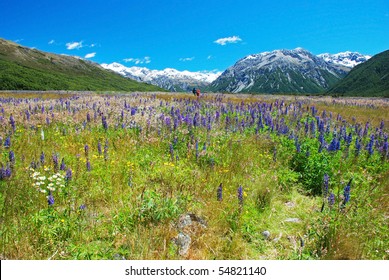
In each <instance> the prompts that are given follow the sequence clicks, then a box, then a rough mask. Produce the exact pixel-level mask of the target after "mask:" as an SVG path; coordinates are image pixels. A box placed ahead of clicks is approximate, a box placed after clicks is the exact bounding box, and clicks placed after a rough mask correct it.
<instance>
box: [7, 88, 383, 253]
mask: <svg viewBox="0 0 389 280" xmlns="http://www.w3.org/2000/svg"><path fill="white" fill-rule="evenodd" d="M388 121H389V100H387V99H372V98H370V99H368V98H331V97H295V96H266V95H260V96H252V95H222V94H209V95H207V94H206V95H203V96H201V97H200V98H196V97H194V96H192V95H190V94H172V93H131V94H66V95H64V94H56V93H51V94H34V93H28V94H27V93H19V94H17V93H15V94H10V93H0V151H1V158H0V213H1V216H0V220H1V224H0V258H1V259H35V260H40V259H56V260H63V259H67V260H69V259H70V260H73V259H77V260H80V259H81V260H84V259H108V260H109V259H159V260H168V259H201V260H212V259H221V260H228V259H272V260H280V259H295V260H299V259H313V260H317V259H373V260H382V259H384V260H385V259H388V258H389V228H388V224H389V213H388V209H389V197H388V194H389V160H388V159H389V155H388V149H389V148H388V132H389V129H388V125H389V124H388Z"/></svg>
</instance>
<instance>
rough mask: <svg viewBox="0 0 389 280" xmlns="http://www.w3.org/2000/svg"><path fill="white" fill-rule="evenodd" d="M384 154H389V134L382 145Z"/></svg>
mask: <svg viewBox="0 0 389 280" xmlns="http://www.w3.org/2000/svg"><path fill="white" fill-rule="evenodd" d="M382 154H383V156H384V157H386V156H387V155H388V135H385V137H384V144H383V145H382Z"/></svg>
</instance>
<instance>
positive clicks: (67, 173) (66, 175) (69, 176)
mask: <svg viewBox="0 0 389 280" xmlns="http://www.w3.org/2000/svg"><path fill="white" fill-rule="evenodd" d="M72 177H73V172H72V170H71V169H70V168H68V170H66V174H65V180H66V181H67V182H69V181H70V180H72Z"/></svg>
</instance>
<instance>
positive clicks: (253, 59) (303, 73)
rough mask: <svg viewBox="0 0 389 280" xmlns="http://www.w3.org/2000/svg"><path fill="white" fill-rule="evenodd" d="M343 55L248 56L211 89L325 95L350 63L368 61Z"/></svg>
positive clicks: (297, 52) (299, 52) (280, 53)
mask: <svg viewBox="0 0 389 280" xmlns="http://www.w3.org/2000/svg"><path fill="white" fill-rule="evenodd" d="M346 54H347V53H343V55H341V54H336V55H329V54H325V55H319V56H316V55H313V54H312V53H310V52H309V51H307V50H304V49H302V48H296V49H294V50H275V51H271V52H263V53H259V54H253V55H249V56H246V57H244V58H242V59H240V60H238V61H237V62H236V63H235V64H234V65H233V66H231V67H229V68H228V69H227V70H225V71H224V72H223V73H222V74H221V75H220V76H219V77H218V78H217V79H216V80H215V81H214V82H212V83H211V85H210V89H211V90H212V91H227V92H234V93H238V92H254V93H320V92H324V91H326V90H328V89H329V88H331V87H332V86H334V85H335V84H336V83H337V82H338V81H339V80H340V79H342V78H343V77H344V76H346V74H347V73H348V72H349V71H350V70H351V67H352V65H353V64H359V63H361V62H362V61H365V60H367V59H368V57H366V56H363V55H361V54H359V53H352V55H351V53H350V55H346ZM351 62H352V63H351Z"/></svg>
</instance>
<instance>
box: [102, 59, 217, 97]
mask: <svg viewBox="0 0 389 280" xmlns="http://www.w3.org/2000/svg"><path fill="white" fill-rule="evenodd" d="M101 66H102V67H103V68H105V69H108V70H112V71H114V72H116V73H119V74H121V75H122V76H124V77H126V78H130V79H133V80H135V81H139V82H145V83H149V84H152V85H156V86H159V87H161V88H164V89H167V90H169V91H175V92H178V91H190V90H192V88H193V87H196V88H197V87H199V88H205V87H207V86H208V85H209V84H210V83H211V82H212V81H214V80H215V79H216V78H217V77H218V76H219V75H220V74H221V72H215V71H214V72H209V71H203V72H190V71H178V70H176V69H172V68H166V69H164V70H150V69H148V68H146V67H136V66H133V67H126V66H124V65H122V64H120V63H117V62H114V63H111V64H106V63H103V64H101Z"/></svg>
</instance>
